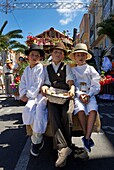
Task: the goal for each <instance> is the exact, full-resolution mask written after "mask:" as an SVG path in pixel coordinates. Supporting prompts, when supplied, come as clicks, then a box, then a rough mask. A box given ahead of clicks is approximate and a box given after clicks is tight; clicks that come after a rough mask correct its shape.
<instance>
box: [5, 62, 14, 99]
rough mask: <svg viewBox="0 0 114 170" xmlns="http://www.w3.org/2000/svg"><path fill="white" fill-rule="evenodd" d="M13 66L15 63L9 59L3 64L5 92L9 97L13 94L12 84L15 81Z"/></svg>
mask: <svg viewBox="0 0 114 170" xmlns="http://www.w3.org/2000/svg"><path fill="white" fill-rule="evenodd" d="M13 68H14V65H13V63H12V60H10V59H7V60H6V63H5V64H4V66H3V74H4V81H5V94H6V95H7V96H8V97H11V96H12V93H11V87H10V84H11V83H13V81H14V76H13Z"/></svg>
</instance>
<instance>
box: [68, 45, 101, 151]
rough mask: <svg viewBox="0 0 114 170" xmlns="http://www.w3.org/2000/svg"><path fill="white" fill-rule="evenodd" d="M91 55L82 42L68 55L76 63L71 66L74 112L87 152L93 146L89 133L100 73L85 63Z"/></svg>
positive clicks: (95, 108) (96, 106) (98, 89)
mask: <svg viewBox="0 0 114 170" xmlns="http://www.w3.org/2000/svg"><path fill="white" fill-rule="evenodd" d="M91 57H92V56H91V54H89V53H88V49H87V46H86V44H83V43H78V44H77V45H76V47H75V48H74V49H73V52H72V53H71V54H70V55H69V58H71V59H72V60H73V61H75V62H76V64H77V65H76V67H74V68H72V71H73V73H74V79H75V87H76V95H75V106H74V114H77V115H78V119H79V122H80V125H81V127H82V130H83V134H84V137H83V138H82V142H83V144H84V147H85V149H86V150H87V151H88V152H91V147H92V146H94V142H93V140H92V139H91V133H92V130H93V126H94V123H95V120H96V115H97V111H98V105H97V102H96V98H95V95H96V94H98V93H99V91H100V84H99V81H100V75H99V73H98V72H97V71H96V70H95V68H94V67H93V66H90V65H88V64H87V63H86V60H89V59H91ZM86 117H87V119H86Z"/></svg>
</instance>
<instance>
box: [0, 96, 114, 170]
mask: <svg viewBox="0 0 114 170" xmlns="http://www.w3.org/2000/svg"><path fill="white" fill-rule="evenodd" d="M98 105H99V113H100V118H101V126H102V128H101V131H100V133H93V134H92V138H93V140H94V142H95V146H94V147H93V148H92V151H91V152H90V153H89V160H86V161H82V160H80V159H79V158H77V159H75V158H74V157H73V155H71V156H70V157H68V161H67V164H66V166H65V167H64V168H62V169H63V170H94V169H95V170H113V169H114V123H113V122H114V101H101V100H98ZM23 107H24V106H23V105H22V103H20V102H19V101H15V100H14V98H6V97H5V95H0V170H55V169H60V168H56V167H55V165H54V163H55V161H56V158H57V153H56V152H55V151H54V150H53V149H52V144H53V143H52V139H51V138H50V137H45V145H44V148H43V149H42V151H41V153H40V154H39V156H38V157H37V158H34V157H33V156H31V155H30V153H29V150H30V137H27V136H26V133H25V126H23V124H22V119H21V114H22V110H23ZM72 142H73V143H74V144H76V145H77V146H80V147H82V141H81V137H73V138H72Z"/></svg>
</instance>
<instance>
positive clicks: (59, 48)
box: [50, 47, 68, 55]
mask: <svg viewBox="0 0 114 170" xmlns="http://www.w3.org/2000/svg"><path fill="white" fill-rule="evenodd" d="M55 49H58V50H62V51H64V54H65V55H67V54H68V52H67V50H65V49H63V48H61V47H51V48H50V51H51V52H52V51H53V50H55Z"/></svg>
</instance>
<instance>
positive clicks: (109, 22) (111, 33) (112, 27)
mask: <svg viewBox="0 0 114 170" xmlns="http://www.w3.org/2000/svg"><path fill="white" fill-rule="evenodd" d="M96 28H99V30H98V32H97V33H98V36H100V35H107V36H108V38H109V39H110V40H111V43H112V44H114V14H112V15H110V16H109V18H107V19H106V20H103V21H102V22H100V23H98V24H97V26H96Z"/></svg>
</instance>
